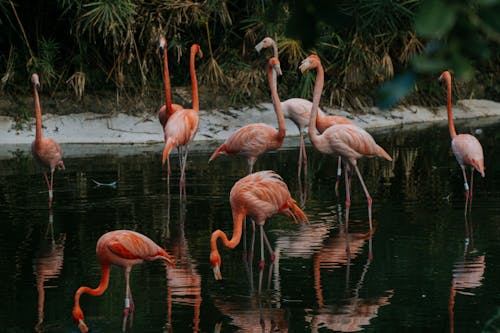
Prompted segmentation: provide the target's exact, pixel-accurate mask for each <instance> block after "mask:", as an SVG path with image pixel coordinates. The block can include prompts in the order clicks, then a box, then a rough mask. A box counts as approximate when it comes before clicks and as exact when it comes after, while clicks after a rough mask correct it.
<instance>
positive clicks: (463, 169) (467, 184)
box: [460, 165, 470, 211]
mask: <svg viewBox="0 0 500 333" xmlns="http://www.w3.org/2000/svg"><path fill="white" fill-rule="evenodd" d="M460 168H461V169H462V175H463V177H464V190H465V211H467V207H468V204H469V195H470V190H469V183H468V182H467V172H466V171H465V166H463V165H461V166H460Z"/></svg>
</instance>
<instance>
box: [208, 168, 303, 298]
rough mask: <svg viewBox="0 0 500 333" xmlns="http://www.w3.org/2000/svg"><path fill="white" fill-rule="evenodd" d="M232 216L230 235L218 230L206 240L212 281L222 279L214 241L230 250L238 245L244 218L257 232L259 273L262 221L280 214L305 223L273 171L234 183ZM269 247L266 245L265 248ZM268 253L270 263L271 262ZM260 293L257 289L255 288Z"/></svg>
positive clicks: (262, 234)
mask: <svg viewBox="0 0 500 333" xmlns="http://www.w3.org/2000/svg"><path fill="white" fill-rule="evenodd" d="M229 201H230V203H231V209H232V214H233V235H232V237H231V239H228V238H227V235H226V233H224V232H223V231H222V230H216V231H214V232H213V233H212V237H211V238H210V248H211V252H210V264H211V265H212V269H213V272H214V276H215V279H216V280H221V279H222V274H221V271H220V266H221V257H220V254H219V251H218V250H217V240H218V239H219V238H221V240H222V244H223V245H224V246H225V247H227V248H230V249H234V248H235V247H236V246H237V245H238V244H239V243H240V239H241V234H242V227H243V223H244V218H245V216H250V217H251V218H252V219H253V220H254V221H255V223H256V224H257V225H258V226H259V228H260V251H261V252H260V254H261V261H260V266H259V267H260V271H261V272H262V270H263V268H264V243H263V242H264V237H265V239H266V241H267V242H268V240H267V237H266V235H265V232H264V224H265V222H266V219H268V218H270V217H271V216H274V215H276V214H278V213H283V214H285V215H287V216H288V217H290V218H292V219H293V220H294V221H295V222H298V223H301V222H302V221H306V222H307V223H309V220H308V219H307V216H306V215H305V214H304V212H303V211H302V210H301V209H300V208H299V207H298V206H297V205H296V204H295V201H294V200H293V199H292V197H291V195H290V192H289V191H288V187H287V185H286V184H285V182H284V181H283V179H282V178H281V177H280V176H279V175H278V174H276V173H275V172H274V171H260V172H255V173H252V174H249V175H248V176H246V177H244V178H242V179H240V180H239V181H237V182H236V183H235V184H234V186H233V188H232V189H231V193H230V195H229ZM268 246H269V247H270V245H269V244H268ZM273 256H274V255H273V253H271V261H272V260H274V258H273ZM259 289H260V288H259Z"/></svg>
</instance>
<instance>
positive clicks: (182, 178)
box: [180, 146, 189, 194]
mask: <svg viewBox="0 0 500 333" xmlns="http://www.w3.org/2000/svg"><path fill="white" fill-rule="evenodd" d="M185 149H186V151H185V152H184V159H183V162H182V170H181V181H180V186H181V188H182V190H183V191H184V194H186V163H187V157H188V154H189V146H186V147H185Z"/></svg>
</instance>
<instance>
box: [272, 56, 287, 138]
mask: <svg viewBox="0 0 500 333" xmlns="http://www.w3.org/2000/svg"><path fill="white" fill-rule="evenodd" d="M275 75H276V74H275V71H274V69H273V68H272V66H269V67H268V69H267V79H268V81H269V88H271V97H272V99H273V106H274V111H275V112H276V117H277V118H278V140H281V141H282V140H283V139H284V138H285V135H286V125H285V116H284V115H283V110H282V109H281V102H280V97H279V96H278V90H277V89H276V84H275V81H274V79H273V78H274V77H275Z"/></svg>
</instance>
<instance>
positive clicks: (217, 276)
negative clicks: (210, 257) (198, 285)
mask: <svg viewBox="0 0 500 333" xmlns="http://www.w3.org/2000/svg"><path fill="white" fill-rule="evenodd" d="M213 270H214V277H215V279H216V280H217V281H220V280H222V274H221V272H220V267H219V265H215V266H214V267H213Z"/></svg>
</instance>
